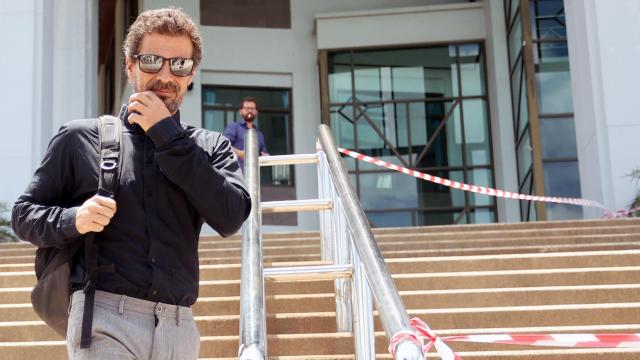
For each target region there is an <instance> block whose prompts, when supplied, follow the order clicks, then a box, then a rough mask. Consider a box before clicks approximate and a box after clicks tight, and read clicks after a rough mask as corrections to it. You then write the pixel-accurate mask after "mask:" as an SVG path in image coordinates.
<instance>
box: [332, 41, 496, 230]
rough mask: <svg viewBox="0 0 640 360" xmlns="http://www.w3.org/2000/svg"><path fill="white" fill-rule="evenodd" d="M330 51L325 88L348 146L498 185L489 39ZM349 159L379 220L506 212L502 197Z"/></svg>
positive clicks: (464, 218)
mask: <svg viewBox="0 0 640 360" xmlns="http://www.w3.org/2000/svg"><path fill="white" fill-rule="evenodd" d="M323 56H326V64H327V69H326V70H323V71H325V72H326V74H325V75H323V76H326V78H327V81H326V86H327V88H326V89H324V91H323V93H325V94H328V99H323V101H324V102H327V103H328V106H326V107H325V112H326V113H325V114H324V116H323V118H324V119H327V120H328V121H329V122H330V125H331V127H332V129H333V132H334V134H335V138H336V142H337V143H338V145H339V146H341V147H344V148H349V149H354V150H355V151H358V152H361V153H364V154H366V155H369V156H373V157H377V158H380V159H382V160H385V161H388V162H391V163H395V164H397V165H401V166H404V167H408V168H411V169H415V170H419V171H422V172H427V173H430V174H433V175H436V176H440V177H444V178H448V179H452V180H457V181H462V182H466V183H473V184H477V185H482V186H489V187H493V186H494V176H493V156H492V153H491V134H490V131H489V129H490V126H489V111H488V105H487V91H486V81H485V63H484V62H485V57H484V48H483V45H482V44H479V43H461V44H451V45H439V46H428V47H420V48H403V49H373V50H346V51H340V52H335V53H324V55H323ZM323 61H324V60H323ZM343 160H344V161H345V164H346V166H347V169H348V170H349V173H350V174H351V175H352V181H353V183H354V187H355V188H356V190H357V192H358V195H359V197H360V201H361V203H362V205H363V208H364V209H365V212H366V213H367V215H368V217H369V220H370V221H371V223H372V224H373V225H374V226H412V225H413V226H418V225H437V224H454V223H487V222H495V221H496V211H495V210H496V205H495V199H494V198H492V197H489V196H485V195H479V194H471V193H466V192H464V191H462V190H456V189H451V188H449V187H445V186H441V185H436V184H433V183H430V182H427V181H424V180H419V179H416V178H414V177H410V176H407V175H404V174H400V173H398V172H393V171H390V170H386V169H382V168H380V167H377V166H375V165H371V164H367V163H363V162H356V161H355V160H353V159H350V158H343Z"/></svg>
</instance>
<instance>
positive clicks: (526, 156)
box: [516, 131, 533, 181]
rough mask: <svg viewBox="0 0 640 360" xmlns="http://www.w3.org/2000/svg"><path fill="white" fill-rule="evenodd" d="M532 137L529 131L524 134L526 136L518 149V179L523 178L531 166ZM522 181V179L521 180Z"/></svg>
mask: <svg viewBox="0 0 640 360" xmlns="http://www.w3.org/2000/svg"><path fill="white" fill-rule="evenodd" d="M532 151H533V148H532V147H531V138H530V134H529V131H527V132H526V133H525V134H524V138H523V139H522V141H521V142H520V144H519V145H518V147H517V149H516V159H517V161H518V179H522V178H523V177H524V176H525V175H526V173H527V171H529V169H530V168H531V164H532V157H531V152H532ZM520 181H522V180H520Z"/></svg>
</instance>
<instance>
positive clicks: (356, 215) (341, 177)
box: [318, 124, 423, 360]
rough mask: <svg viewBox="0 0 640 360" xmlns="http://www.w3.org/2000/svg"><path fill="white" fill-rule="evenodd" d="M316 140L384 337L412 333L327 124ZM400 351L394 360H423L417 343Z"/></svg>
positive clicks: (406, 341)
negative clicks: (324, 160)
mask: <svg viewBox="0 0 640 360" xmlns="http://www.w3.org/2000/svg"><path fill="white" fill-rule="evenodd" d="M318 139H319V141H320V145H321V146H322V150H324V152H325V154H326V156H327V163H328V164H329V168H330V170H331V177H332V178H333V181H334V184H335V186H336V189H337V191H338V194H339V196H340V199H341V200H342V205H343V206H344V211H345V214H346V218H347V222H348V224H349V228H350V229H351V232H352V235H353V245H354V247H355V249H356V251H357V253H358V256H359V257H360V260H361V261H362V266H363V267H364V269H365V273H366V277H367V279H368V281H369V284H373V286H371V291H372V293H373V297H374V299H375V301H376V305H377V308H378V313H379V316H380V319H381V322H382V325H383V327H384V329H385V331H386V333H387V338H388V339H391V337H393V336H394V335H395V334H397V333H399V332H401V331H412V329H411V326H410V325H409V317H408V316H407V311H406V309H405V307H404V304H403V303H402V299H401V298H400V295H399V293H398V290H397V288H396V286H395V283H394V282H393V279H392V278H391V276H390V275H389V271H388V270H387V267H386V265H385V263H384V258H383V257H382V254H381V253H380V249H379V248H378V246H377V245H376V243H375V239H374V237H373V233H372V232H371V228H370V226H369V222H368V220H367V217H366V215H365V213H364V211H363V210H362V207H361V206H360V202H359V200H358V198H357V196H356V193H355V191H354V190H353V188H352V187H351V183H350V181H349V177H348V175H347V170H346V169H345V167H344V164H343V163H342V159H341V158H340V154H339V153H338V148H337V146H336V144H335V142H334V140H333V136H332V135H331V129H330V128H329V127H328V126H327V125H324V124H323V125H320V127H319V129H318ZM354 255H355V254H354ZM354 271H355V266H354ZM400 348H402V351H401V352H397V353H396V359H402V360H419V359H423V355H422V349H420V346H419V345H418V344H416V343H413V342H411V341H408V340H405V341H403V342H401V343H400V344H399V346H398V349H400Z"/></svg>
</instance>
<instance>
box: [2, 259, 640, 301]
mask: <svg viewBox="0 0 640 360" xmlns="http://www.w3.org/2000/svg"><path fill="white" fill-rule="evenodd" d="M200 263H201V266H200V274H201V278H202V279H205V280H224V279H239V278H240V264H237V263H235V264H209V263H208V261H207V259H201V260H200ZM386 263H387V267H388V268H389V271H390V272H391V273H395V274H399V273H415V272H436V271H442V270H443V269H446V270H448V271H470V270H505V269H526V268H531V269H542V268H553V267H567V268H569V267H589V266H600V265H609V264H616V265H618V266H632V265H640V250H611V251H598V252H593V251H585V252H562V253H533V254H497V255H474V256H450V257H438V256H435V257H422V258H389V259H387V260H386ZM321 264H327V262H322V261H310V262H304V261H292V262H268V263H265V267H280V266H309V265H321ZM28 270H33V264H16V265H15V266H14V265H7V264H5V265H0V273H3V272H18V271H28ZM1 291H2V289H0V294H1ZM0 303H2V300H1V295H0Z"/></svg>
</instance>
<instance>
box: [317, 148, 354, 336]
mask: <svg viewBox="0 0 640 360" xmlns="http://www.w3.org/2000/svg"><path fill="white" fill-rule="evenodd" d="M318 183H319V187H318V189H319V195H318V196H319V197H321V198H327V197H329V198H330V199H331V203H332V204H333V207H332V209H331V211H330V212H329V211H322V212H321V213H320V229H321V231H320V239H321V243H322V245H321V246H322V249H323V255H326V257H325V256H323V257H322V259H323V260H330V261H332V262H333V263H334V264H351V254H350V253H351V251H350V249H349V234H348V228H347V224H346V222H345V220H344V213H343V211H342V205H341V203H340V197H339V196H338V193H337V192H336V189H335V187H334V186H333V183H332V182H331V174H330V173H329V166H328V164H327V157H326V156H325V154H324V152H322V151H318ZM323 215H324V216H323ZM334 291H335V302H336V330H337V331H339V332H351V331H352V330H353V306H352V301H353V300H352V296H351V295H352V284H351V281H350V280H347V279H335V280H334Z"/></svg>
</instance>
